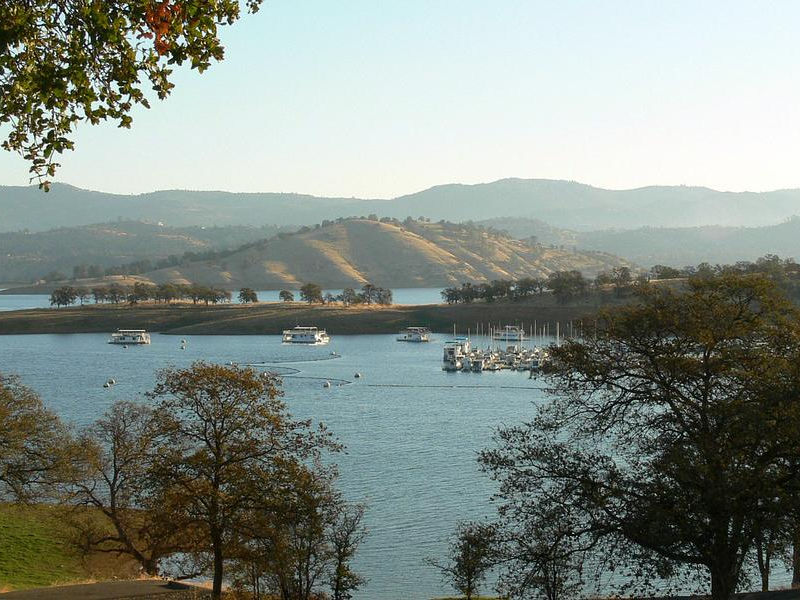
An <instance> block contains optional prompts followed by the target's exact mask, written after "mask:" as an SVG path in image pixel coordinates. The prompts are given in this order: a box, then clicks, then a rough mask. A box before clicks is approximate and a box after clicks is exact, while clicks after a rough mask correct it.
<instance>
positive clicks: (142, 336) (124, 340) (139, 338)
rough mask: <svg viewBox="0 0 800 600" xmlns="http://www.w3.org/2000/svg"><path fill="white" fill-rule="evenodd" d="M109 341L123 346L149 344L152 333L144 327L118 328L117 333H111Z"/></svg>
mask: <svg viewBox="0 0 800 600" xmlns="http://www.w3.org/2000/svg"><path fill="white" fill-rule="evenodd" d="M108 343H109V344H120V345H123V346H127V345H129V344H130V345H133V346H137V345H142V344H149V343H150V334H149V333H147V331H145V330H144V329H118V330H117V332H116V333H112V334H111V338H110V339H109V340H108Z"/></svg>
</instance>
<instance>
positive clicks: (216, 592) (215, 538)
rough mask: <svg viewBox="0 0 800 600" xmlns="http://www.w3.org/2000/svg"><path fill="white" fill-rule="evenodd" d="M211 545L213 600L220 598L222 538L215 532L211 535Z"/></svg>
mask: <svg viewBox="0 0 800 600" xmlns="http://www.w3.org/2000/svg"><path fill="white" fill-rule="evenodd" d="M211 538H212V539H211V546H212V549H213V551H214V583H213V586H212V588H211V597H212V598H213V599H214V600H220V598H222V540H221V539H220V536H219V535H217V534H212V536H211Z"/></svg>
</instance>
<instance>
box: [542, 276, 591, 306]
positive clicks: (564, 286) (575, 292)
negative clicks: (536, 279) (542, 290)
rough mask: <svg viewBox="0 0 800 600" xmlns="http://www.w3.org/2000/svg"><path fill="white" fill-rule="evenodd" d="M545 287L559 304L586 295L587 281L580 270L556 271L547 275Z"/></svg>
mask: <svg viewBox="0 0 800 600" xmlns="http://www.w3.org/2000/svg"><path fill="white" fill-rule="evenodd" d="M547 287H548V288H550V290H551V291H552V292H553V296H555V298H556V300H557V301H558V303H559V304H567V303H569V302H572V301H573V300H575V299H576V298H580V297H581V296H585V295H586V291H587V288H588V282H587V281H586V279H584V277H583V275H582V274H581V272H580V271H557V272H555V273H550V275H548V277H547Z"/></svg>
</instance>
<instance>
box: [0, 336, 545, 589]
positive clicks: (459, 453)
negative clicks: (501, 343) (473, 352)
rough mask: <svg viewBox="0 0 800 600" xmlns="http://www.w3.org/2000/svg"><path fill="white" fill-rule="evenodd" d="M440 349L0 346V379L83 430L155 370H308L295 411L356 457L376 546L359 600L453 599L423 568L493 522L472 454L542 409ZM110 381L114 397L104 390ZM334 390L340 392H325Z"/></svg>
mask: <svg viewBox="0 0 800 600" xmlns="http://www.w3.org/2000/svg"><path fill="white" fill-rule="evenodd" d="M445 338H446V335H437V336H436V340H435V341H433V342H431V343H429V344H408V343H402V342H397V341H395V336H394V335H366V336H336V335H334V336H333V339H332V341H331V343H330V344H329V345H328V346H317V347H301V346H286V345H282V344H281V343H280V341H279V338H278V337H277V336H192V337H188V338H186V339H187V341H188V346H187V349H186V350H185V351H182V350H180V339H179V338H177V337H175V336H167V335H153V342H152V344H151V345H150V346H143V347H129V348H127V349H125V348H122V347H119V346H110V345H108V344H106V339H107V336H106V335H98V334H75V335H63V334H62V335H26V336H0V369H2V370H3V371H4V372H6V373H9V372H11V373H17V374H19V375H20V376H21V377H22V380H23V382H24V383H25V384H27V385H28V386H30V387H32V388H33V389H35V390H36V391H37V392H39V394H41V396H42V398H43V399H44V401H45V402H46V404H47V405H48V406H49V407H51V408H52V409H54V410H55V411H57V412H58V413H59V414H60V415H62V416H63V417H64V418H66V419H68V420H69V421H71V422H73V423H75V424H77V425H85V424H87V423H90V422H92V421H93V420H94V419H96V418H97V417H98V416H100V415H101V414H102V413H103V411H104V410H105V409H106V408H107V407H108V406H109V405H110V404H111V403H112V402H113V401H114V400H118V399H140V400H144V398H143V397H142V393H143V392H145V391H147V390H149V389H151V388H152V385H153V382H154V372H155V371H156V370H157V369H159V368H163V367H165V366H167V365H174V366H177V367H181V366H186V365H188V364H190V363H191V362H192V361H194V360H200V359H202V360H207V361H215V362H222V363H227V362H229V361H233V362H236V363H242V364H246V363H262V364H264V365H265V366H262V367H259V368H261V369H264V370H268V369H269V366H267V365H274V366H277V367H280V368H281V372H283V373H287V372H290V371H292V370H293V369H297V370H299V372H297V373H295V374H293V375H287V376H285V377H284V378H283V389H284V391H285V401H286V403H287V405H288V407H289V409H290V411H291V412H292V414H293V415H294V416H295V417H298V418H305V417H310V418H313V419H315V420H318V421H322V422H324V423H325V424H326V425H328V427H329V428H330V429H331V430H332V431H333V432H334V433H335V434H336V435H337V436H338V438H339V439H340V441H342V442H343V443H344V444H345V445H346V446H347V452H346V453H344V454H341V455H338V456H337V457H336V461H337V462H338V464H339V466H340V470H341V480H340V486H341V488H342V490H343V491H344V492H345V494H346V495H347V497H348V498H350V499H352V500H361V501H365V502H366V503H367V504H368V510H367V515H366V517H365V518H366V525H367V527H368V528H369V536H368V537H367V539H366V541H365V542H364V544H363V546H362V547H361V549H360V551H359V553H358V556H357V560H356V565H355V566H356V568H357V570H359V571H360V572H361V573H362V574H363V575H365V576H366V577H367V579H368V580H369V583H368V585H367V586H366V587H365V588H364V589H363V590H362V591H361V592H360V593H358V595H357V596H356V598H358V599H359V600H367V599H372V600H395V599H403V600H413V599H417V598H420V599H425V598H431V597H433V596H441V595H445V594H451V593H452V590H450V589H449V588H448V587H447V586H445V585H443V584H442V582H441V579H440V576H439V574H438V573H437V572H436V571H434V570H433V569H432V568H431V567H429V566H427V565H425V564H424V558H425V557H429V556H434V557H440V558H441V557H443V556H444V555H445V553H446V550H447V536H448V535H449V534H450V532H451V531H452V530H453V528H454V527H455V525H456V523H457V522H458V521H459V520H462V519H480V518H482V517H490V516H492V515H493V512H494V509H493V507H492V505H491V503H490V500H489V499H490V496H491V494H492V492H493V491H494V483H493V482H491V481H490V480H488V478H487V477H486V476H484V475H483V474H481V473H480V472H479V469H478V466H477V463H476V453H477V452H478V451H479V450H480V449H482V448H484V447H486V446H487V445H489V444H490V437H491V435H492V430H493V428H495V427H497V426H498V425H501V424H504V423H505V424H511V423H518V422H520V421H522V420H524V419H526V418H529V417H531V416H532V412H533V408H534V404H535V403H537V402H539V401H540V400H541V399H542V398H543V392H542V391H541V390H539V389H537V382H536V380H535V379H534V380H530V379H528V376H527V374H524V373H512V372H501V373H482V374H478V373H445V372H443V371H442V370H441V353H442V348H441V346H442V341H444V339H445ZM483 343H484V344H485V343H486V342H485V341H484V342H483ZM332 351H333V352H337V353H338V354H340V355H341V357H340V358H333V359H332V358H331V355H330V353H331V352H332ZM355 372H360V373H362V374H363V378H361V379H356V378H354V377H353V374H354V373H355ZM111 377H113V378H114V379H116V380H117V385H115V386H114V387H112V388H109V389H106V388H103V387H102V385H103V382H105V381H106V380H107V379H109V378H111ZM325 380H330V381H332V382H333V383H334V385H333V387H331V388H323V386H322V384H323V382H324V381H325ZM338 380H341V381H342V382H350V383H346V384H342V385H337V383H340V382H339V381H338Z"/></svg>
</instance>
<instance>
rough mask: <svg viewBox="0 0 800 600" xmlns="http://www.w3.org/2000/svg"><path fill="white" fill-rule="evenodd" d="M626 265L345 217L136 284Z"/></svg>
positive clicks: (477, 276) (473, 275)
mask: <svg viewBox="0 0 800 600" xmlns="http://www.w3.org/2000/svg"><path fill="white" fill-rule="evenodd" d="M628 264H629V263H627V262H626V261H624V260H623V259H621V258H619V257H616V256H614V255H611V254H606V253H602V252H584V251H573V250H568V249H564V248H550V247H546V246H541V245H536V244H529V243H527V242H524V241H519V240H514V239H511V238H510V237H508V236H505V235H503V234H500V233H498V232H494V231H487V230H484V229H481V228H478V227H474V226H472V225H469V224H466V225H459V224H453V223H445V222H440V223H430V222H425V221H411V220H406V221H403V222H400V221H397V220H393V221H383V222H381V221H377V220H371V219H344V220H340V221H337V222H325V223H324V224H323V225H322V226H319V227H316V228H314V229H308V228H305V229H304V230H301V231H300V232H298V233H295V234H292V235H282V236H277V237H274V238H271V239H269V240H264V241H262V242H258V243H256V244H252V245H249V246H247V247H244V248H242V249H240V250H237V251H235V252H231V253H228V254H225V255H223V256H221V257H219V258H215V259H213V260H205V261H197V262H191V263H187V264H185V265H181V266H178V267H174V268H168V269H161V270H157V271H152V272H150V273H147V274H145V275H143V276H139V277H137V279H140V280H142V281H145V282H148V283H155V284H159V283H165V282H173V283H198V284H203V285H213V286H217V287H223V288H227V289H235V288H237V287H241V286H247V287H253V288H257V289H278V288H283V287H286V288H294V289H296V288H297V287H299V286H300V285H302V284H303V283H305V282H315V283H318V284H320V285H322V286H324V287H328V288H337V287H349V286H352V287H358V286H361V285H362V284H364V283H366V282H368V281H369V282H371V283H373V284H375V285H379V286H383V287H395V288H396V287H429V286H430V287H434V286H447V285H453V284H457V283H460V282H464V281H473V282H481V281H491V280H492V279H512V278H521V277H545V276H547V274H548V273H551V272H553V271H560V270H570V269H577V270H580V271H582V272H583V273H584V274H585V275H587V276H594V275H595V274H597V273H598V272H600V271H604V270H609V269H612V268H614V267H617V266H621V265H628Z"/></svg>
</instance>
